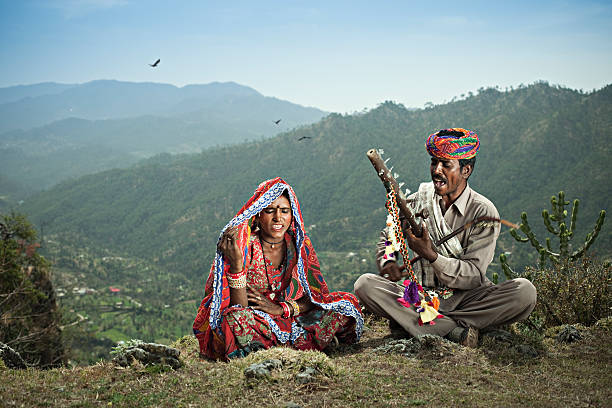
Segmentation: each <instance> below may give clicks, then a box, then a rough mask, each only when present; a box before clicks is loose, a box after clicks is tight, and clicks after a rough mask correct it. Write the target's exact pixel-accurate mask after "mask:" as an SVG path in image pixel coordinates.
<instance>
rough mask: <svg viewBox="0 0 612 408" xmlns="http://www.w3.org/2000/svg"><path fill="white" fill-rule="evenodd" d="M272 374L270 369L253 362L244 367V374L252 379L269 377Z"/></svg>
mask: <svg viewBox="0 0 612 408" xmlns="http://www.w3.org/2000/svg"><path fill="white" fill-rule="evenodd" d="M271 374H272V373H271V372H270V370H269V369H268V368H267V367H265V366H262V365H261V364H251V365H250V366H248V367H247V368H245V369H244V376H245V377H246V378H251V379H261V378H268V377H270V375H271Z"/></svg>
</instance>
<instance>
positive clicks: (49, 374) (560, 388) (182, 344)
mask: <svg viewBox="0 0 612 408" xmlns="http://www.w3.org/2000/svg"><path fill="white" fill-rule="evenodd" d="M611 330H612V328H611V326H610V319H608V320H605V321H603V322H600V324H597V325H594V326H592V327H590V328H581V333H582V335H583V336H582V339H581V340H579V341H578V342H576V343H572V344H558V343H557V342H556V341H555V340H554V334H555V331H551V333H548V334H547V336H548V337H544V338H542V339H539V340H537V341H536V340H533V339H528V338H526V337H521V336H520V335H516V336H514V337H513V339H514V340H512V341H513V342H516V343H521V342H525V341H528V342H529V341H531V342H535V343H538V342H539V343H538V344H539V351H540V356H539V357H537V358H526V357H524V356H522V355H521V354H520V353H518V352H517V351H515V350H516V348H515V347H513V346H514V344H512V342H510V343H509V342H502V341H499V342H498V341H497V340H493V339H491V338H488V337H485V339H484V340H483V341H482V344H481V346H480V347H479V348H478V349H466V348H463V347H458V349H457V350H456V352H455V353H453V354H452V355H450V356H444V357H439V358H433V357H432V356H431V355H429V356H428V355H424V356H422V357H420V358H408V357H404V356H402V355H398V354H381V353H376V352H374V349H375V348H376V347H377V346H379V345H382V344H384V343H385V342H386V341H388V340H391V339H392V338H393V337H392V336H391V334H390V333H389V331H388V329H387V326H386V322H384V321H383V320H380V319H376V318H373V317H371V316H367V318H366V330H365V332H364V336H363V338H362V341H361V342H360V343H359V344H357V345H352V346H340V347H339V348H337V349H335V350H333V351H331V352H329V353H328V354H324V353H320V352H314V351H311V352H297V351H295V350H291V349H287V348H277V349H271V350H267V351H262V352H258V353H254V354H251V355H250V356H248V357H247V358H245V359H241V360H234V361H232V362H230V363H222V362H212V361H207V360H203V359H201V358H199V356H198V352H197V343H196V341H195V339H194V338H193V337H191V336H186V337H183V338H181V339H179V340H177V341H176V342H175V343H174V344H173V346H174V347H177V348H179V349H180V350H181V359H182V360H183V361H184V363H185V366H184V367H182V368H181V369H179V370H177V371H172V370H164V369H159V368H151V367H142V366H136V365H135V366H132V367H130V368H126V369H123V368H120V367H116V366H114V365H113V364H111V363H110V362H99V363H97V364H95V365H92V366H88V367H76V368H60V369H53V370H47V371H40V370H32V369H28V370H8V369H6V368H2V367H0V401H2V404H0V405H2V406H8V407H10V406H41V407H43V406H46V407H100V406H120V407H124V406H125V407H134V406H138V407H158V406H159V407H190V406H193V407H208V406H210V407H213V406H214V407H218V406H229V407H260V406H262V407H284V406H287V404H288V403H294V404H298V405H299V406H302V407H335V406H338V407H339V406H343V407H344V406H350V407H372V406H385V407H386V406H391V407H394V406H397V407H407V406H417V407H435V406H460V407H461V406H464V407H490V406H504V407H523V406H529V407H532V406H537V407H564V406H568V407H569V406H571V407H587V406H596V407H606V406H612V376H611V375H610V363H611V362H612V361H611V360H612V358H611V356H612V351H611V350H610V344H611V343H610V340H611V333H612V331H611ZM535 343H534V344H535ZM268 358H277V359H280V360H281V361H282V362H283V368H282V369H280V370H274V371H273V374H272V375H271V377H270V378H269V379H266V380H259V381H247V379H246V378H245V376H244V374H243V371H244V368H245V367H247V366H248V365H249V364H252V363H257V362H261V361H263V360H265V359H268ZM307 366H309V367H313V368H316V369H317V370H318V372H319V375H317V376H316V379H315V380H314V381H313V382H310V383H306V384H301V383H298V382H297V381H296V379H295V375H296V374H297V373H298V372H300V371H301V370H302V369H303V368H304V367H307Z"/></svg>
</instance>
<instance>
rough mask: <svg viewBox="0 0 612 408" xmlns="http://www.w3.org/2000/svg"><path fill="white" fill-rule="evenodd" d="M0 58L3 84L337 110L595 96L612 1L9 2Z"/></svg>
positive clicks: (605, 57) (611, 27) (605, 69)
mask: <svg viewBox="0 0 612 408" xmlns="http://www.w3.org/2000/svg"><path fill="white" fill-rule="evenodd" d="M158 58H160V59H161V62H160V64H159V66H158V67H157V68H151V67H149V66H148V64H149V63H153V62H154V61H155V60H156V59H158ZM0 62H1V63H0V87H9V86H13V85H27V84H35V83H40V82H59V83H70V84H73V83H84V82H88V81H92V80H97V79H116V80H120V81H131V82H158V83H169V84H173V85H176V86H184V85H187V84H206V83H210V82H226V81H233V82H236V83H239V84H242V85H246V86H249V87H252V88H254V89H256V90H257V91H259V92H260V93H262V94H264V95H266V96H273V97H277V98H280V99H284V100H288V101H290V102H294V103H298V104H300V105H304V106H314V107H317V108H320V109H323V110H326V111H333V112H339V113H353V112H357V111H361V110H364V109H371V108H374V107H376V106H377V105H378V104H380V103H382V102H384V101H387V100H390V101H394V102H397V103H401V104H403V105H405V106H406V107H409V108H420V107H423V106H424V105H425V104H426V103H428V102H431V103H434V104H441V103H445V102H448V101H450V100H451V99H452V98H453V97H457V98H460V97H461V95H465V94H467V93H468V92H474V93H476V92H477V90H478V89H479V88H482V87H491V86H499V87H501V88H502V89H505V88H507V87H508V88H509V87H517V86H519V85H520V84H524V85H528V84H530V83H533V82H535V81H540V80H543V81H548V82H549V83H550V84H552V85H561V86H564V87H568V88H572V89H583V90H584V91H591V90H594V89H600V88H602V87H603V86H605V85H608V84H610V83H612V0H611V1H556V0H555V1H553V0H542V1H537V2H535V1H533V0H531V1H520V0H519V1H504V2H501V1H492V0H488V1H435V2H425V1H410V0H403V1H385V0H380V1H371V0H370V1H360V0H353V1H344V0H338V1H334V0H325V1H318V0H309V1H293V0H283V1H276V0H273V1H266V0H260V1H239V0H237V1H232V0H228V1H208V0H198V1H191V0H180V1H167V0H160V1H157V0H19V1H15V0H0Z"/></svg>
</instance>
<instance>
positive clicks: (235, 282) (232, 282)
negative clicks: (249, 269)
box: [227, 273, 247, 289]
mask: <svg viewBox="0 0 612 408" xmlns="http://www.w3.org/2000/svg"><path fill="white" fill-rule="evenodd" d="M246 283H247V279H246V273H244V274H242V275H240V276H238V277H232V276H231V274H229V273H228V274H227V284H228V285H229V287H230V288H232V289H242V288H246Z"/></svg>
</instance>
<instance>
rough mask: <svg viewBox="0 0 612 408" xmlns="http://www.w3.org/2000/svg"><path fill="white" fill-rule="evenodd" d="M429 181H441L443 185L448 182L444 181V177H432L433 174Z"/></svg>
mask: <svg viewBox="0 0 612 408" xmlns="http://www.w3.org/2000/svg"><path fill="white" fill-rule="evenodd" d="M431 179H432V180H433V181H441V182H443V183H446V182H447V181H448V180H446V179H445V178H444V177H442V176H435V175H433V174H432V176H431Z"/></svg>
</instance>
